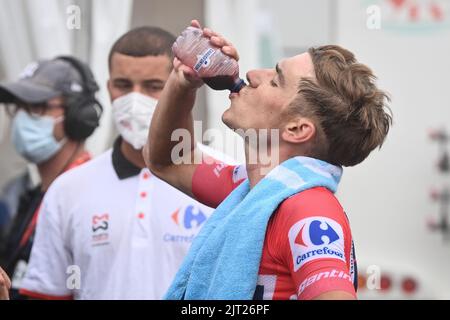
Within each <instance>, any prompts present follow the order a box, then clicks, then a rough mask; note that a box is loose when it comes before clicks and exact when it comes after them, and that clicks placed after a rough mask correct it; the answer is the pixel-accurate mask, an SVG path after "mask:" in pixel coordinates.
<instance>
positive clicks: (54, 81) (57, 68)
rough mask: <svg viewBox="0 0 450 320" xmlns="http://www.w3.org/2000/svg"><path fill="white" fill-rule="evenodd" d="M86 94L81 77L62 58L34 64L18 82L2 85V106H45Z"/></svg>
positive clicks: (0, 100)
mask: <svg viewBox="0 0 450 320" xmlns="http://www.w3.org/2000/svg"><path fill="white" fill-rule="evenodd" d="M82 91H83V86H82V79H81V75H80V74H79V72H78V71H77V69H75V67H74V66H72V65H71V64H70V63H69V62H67V61H64V60H62V59H53V60H41V61H37V62H33V63H30V64H29V65H28V66H27V67H26V68H25V69H24V70H23V72H22V73H21V75H20V76H19V80H18V81H15V82H7V83H0V103H11V102H14V101H15V100H21V101H24V102H26V103H41V102H45V101H48V100H50V99H52V98H55V97H58V96H62V95H68V94H74V93H79V92H82Z"/></svg>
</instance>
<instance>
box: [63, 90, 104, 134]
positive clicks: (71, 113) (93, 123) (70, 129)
mask: <svg viewBox="0 0 450 320" xmlns="http://www.w3.org/2000/svg"><path fill="white" fill-rule="evenodd" d="M101 113H102V109H101V106H100V104H99V103H98V102H97V100H95V99H93V98H85V97H82V96H78V97H77V98H76V97H70V98H67V108H66V112H65V118H64V130H65V133H66V135H67V137H68V138H69V139H71V140H75V141H83V140H85V139H86V138H88V137H89V136H90V135H91V134H92V133H93V132H94V130H95V129H96V128H97V127H98V126H99V124H100V117H101Z"/></svg>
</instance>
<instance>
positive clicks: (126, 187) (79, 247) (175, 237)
mask: <svg viewBox="0 0 450 320" xmlns="http://www.w3.org/2000/svg"><path fill="white" fill-rule="evenodd" d="M117 145H118V143H117V142H116V144H115V147H114V155H115V156H113V151H112V150H110V151H107V152H106V153H104V154H103V155H100V156H99V157H98V158H96V159H94V160H91V161H90V162H88V163H87V164H85V165H83V166H81V167H79V168H76V169H73V170H71V171H70V172H67V173H66V174H64V175H62V176H60V177H59V178H58V179H57V180H55V182H54V183H53V184H52V185H51V187H50V188H49V190H48V192H47V193H46V195H45V198H44V200H43V205H42V208H41V212H40V215H39V218H38V224H37V230H36V237H35V241H34V246H33V249H32V252H31V258H30V262H29V265H28V270H27V273H26V276H25V279H24V280H23V282H22V286H21V287H22V289H21V293H23V294H26V295H29V296H34V297H38V298H39V297H41V298H45V297H48V298H70V297H73V298H75V299H161V298H162V297H163V296H164V294H165V292H166V291H167V289H168V287H169V285H170V284H171V281H172V279H173V278H174V276H175V273H176V272H177V270H178V268H179V267H180V265H181V262H182V260H183V258H184V256H185V255H186V253H187V251H188V249H189V247H190V244H191V242H192V240H193V238H194V237H195V236H196V235H197V234H198V232H199V230H200V228H201V226H202V225H203V224H204V222H205V221H206V219H207V218H208V217H209V216H210V215H211V213H212V209H211V208H209V207H206V206H204V205H202V204H200V203H199V202H197V201H195V200H193V199H192V198H190V197H188V196H186V195H184V194H183V193H181V192H180V191H178V190H176V189H174V188H173V187H171V186H170V185H168V184H167V183H165V182H163V181H162V180H160V179H158V178H157V177H155V176H154V175H152V174H151V173H150V171H149V170H148V169H146V168H145V169H142V170H139V171H138V172H136V169H137V168H136V167H134V166H133V165H132V164H131V163H128V164H127V163H126V159H125V158H124V157H123V155H122V156H121V153H120V151H119V150H120V148H117ZM117 152H119V155H118V156H117ZM118 157H119V158H120V157H122V158H121V160H120V159H119V160H120V161H122V166H121V165H117V164H116V162H117V158H118ZM113 159H115V161H114V162H115V163H114V165H113ZM124 159H125V164H123V162H124ZM120 161H119V162H120ZM133 167H134V169H133ZM133 171H135V172H133ZM133 173H136V174H135V175H133ZM119 176H121V177H119Z"/></svg>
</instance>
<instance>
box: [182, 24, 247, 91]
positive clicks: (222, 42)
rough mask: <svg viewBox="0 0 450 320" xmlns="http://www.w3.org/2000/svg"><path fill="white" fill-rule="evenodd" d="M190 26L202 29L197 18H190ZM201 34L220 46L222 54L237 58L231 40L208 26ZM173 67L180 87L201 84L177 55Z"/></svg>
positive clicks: (199, 85)
mask: <svg viewBox="0 0 450 320" xmlns="http://www.w3.org/2000/svg"><path fill="white" fill-rule="evenodd" d="M191 26H192V27H195V28H199V29H202V27H201V25H200V23H199V22H198V21H197V20H192V21H191ZM203 36H205V37H206V38H208V39H209V40H210V42H211V44H212V45H214V46H216V47H218V48H220V49H221V51H222V52H223V53H224V54H226V55H228V56H230V57H232V58H234V59H236V60H239V54H238V52H237V50H236V48H235V47H234V46H233V44H232V43H231V42H229V41H228V40H227V39H225V38H224V37H223V36H221V35H220V34H218V33H217V32H214V31H212V30H210V29H208V28H204V29H203ZM173 68H174V73H175V75H176V78H177V82H178V84H179V85H180V87H182V88H186V89H197V88H199V87H201V86H202V85H203V81H202V79H201V78H200V77H199V76H198V74H197V73H196V72H195V71H194V70H193V69H192V68H190V67H188V66H186V65H184V64H183V63H182V62H181V61H180V60H179V59H178V58H177V57H175V58H174V59H173Z"/></svg>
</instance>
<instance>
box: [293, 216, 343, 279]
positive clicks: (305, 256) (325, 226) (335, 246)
mask: <svg viewBox="0 0 450 320" xmlns="http://www.w3.org/2000/svg"><path fill="white" fill-rule="evenodd" d="M288 237H289V244H290V247H291V253H292V259H293V263H294V271H295V272H296V271H297V270H298V269H300V267H301V266H303V265H304V264H306V263H307V262H309V261H312V260H316V259H323V258H334V259H339V260H342V261H344V262H345V255H344V233H343V231H342V227H341V225H340V224H339V223H337V222H336V221H335V220H333V219H330V218H326V217H309V218H306V219H303V220H300V221H299V222H297V223H296V224H294V225H293V226H292V227H291V229H290V230H289V234H288Z"/></svg>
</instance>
